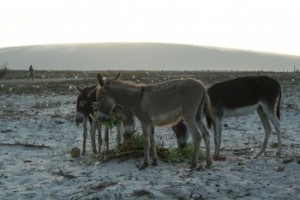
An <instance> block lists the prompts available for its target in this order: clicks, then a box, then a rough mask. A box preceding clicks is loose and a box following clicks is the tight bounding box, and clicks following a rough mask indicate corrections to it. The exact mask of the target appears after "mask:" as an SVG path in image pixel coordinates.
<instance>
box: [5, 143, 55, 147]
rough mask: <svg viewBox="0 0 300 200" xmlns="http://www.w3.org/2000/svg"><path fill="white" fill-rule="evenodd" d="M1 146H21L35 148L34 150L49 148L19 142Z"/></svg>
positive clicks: (43, 145)
mask: <svg viewBox="0 0 300 200" xmlns="http://www.w3.org/2000/svg"><path fill="white" fill-rule="evenodd" d="M0 145H2V146H23V147H35V148H51V147H50V146H47V145H45V144H39V145H37V144H28V143H21V142H16V143H0Z"/></svg>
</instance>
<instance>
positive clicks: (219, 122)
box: [213, 116, 226, 160]
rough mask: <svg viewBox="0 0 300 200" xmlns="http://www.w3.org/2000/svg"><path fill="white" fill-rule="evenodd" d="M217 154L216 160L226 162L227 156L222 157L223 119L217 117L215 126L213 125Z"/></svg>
mask: <svg viewBox="0 0 300 200" xmlns="http://www.w3.org/2000/svg"><path fill="white" fill-rule="evenodd" d="M213 131H214V142H215V152H214V160H225V158H226V157H225V156H221V155H220V148H221V140H222V118H220V117H218V116H216V117H215V124H214V125H213Z"/></svg>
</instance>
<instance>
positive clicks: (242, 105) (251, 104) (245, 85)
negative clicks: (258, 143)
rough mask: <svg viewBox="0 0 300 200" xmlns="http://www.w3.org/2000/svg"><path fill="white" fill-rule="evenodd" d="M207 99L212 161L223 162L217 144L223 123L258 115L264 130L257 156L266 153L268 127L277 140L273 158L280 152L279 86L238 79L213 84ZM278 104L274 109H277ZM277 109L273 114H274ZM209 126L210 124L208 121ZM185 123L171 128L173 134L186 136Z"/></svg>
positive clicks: (267, 81)
mask: <svg viewBox="0 0 300 200" xmlns="http://www.w3.org/2000/svg"><path fill="white" fill-rule="evenodd" d="M207 92H208V95H209V97H210V100H211V106H212V114H213V117H214V119H215V125H213V130H214V141H215V154H214V159H215V160H222V159H224V158H225V157H222V156H220V144H221V133H222V121H223V119H224V118H226V117H238V116H243V115H247V114H249V113H253V112H254V111H255V110H256V111H257V113H258V115H259V117H260V120H261V122H262V124H263V127H264V129H265V138H264V141H263V144H262V147H261V149H260V151H259V152H258V154H257V155H256V156H259V155H261V154H262V153H265V150H266V146H267V143H268V139H269V136H270V133H271V130H272V129H271V125H270V122H271V123H272V125H273V126H274V128H275V131H276V133H277V139H278V149H277V152H276V154H280V152H281V137H280V124H279V119H280V101H281V87H280V84H279V83H278V82H277V81H276V80H274V79H272V78H270V77H267V76H253V77H252V76H251V77H241V78H236V79H233V80H229V81H224V82H220V83H216V84H214V85H212V86H211V87H210V88H208V91H207ZM276 102H277V105H276ZM275 107H276V114H275ZM208 125H209V126H210V120H209V119H208ZM184 127H185V124H184V122H182V121H181V122H180V124H179V125H176V126H175V127H174V129H173V130H174V132H175V133H176V134H179V135H180V134H185V132H186V128H184Z"/></svg>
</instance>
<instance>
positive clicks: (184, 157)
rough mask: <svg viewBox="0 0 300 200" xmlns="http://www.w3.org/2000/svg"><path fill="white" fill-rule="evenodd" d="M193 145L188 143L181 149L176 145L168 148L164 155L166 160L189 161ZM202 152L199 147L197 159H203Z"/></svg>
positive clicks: (173, 161)
mask: <svg viewBox="0 0 300 200" xmlns="http://www.w3.org/2000/svg"><path fill="white" fill-rule="evenodd" d="M193 152H194V145H193V144H191V143H189V144H187V146H186V147H185V148H183V149H179V148H177V147H175V148H171V149H169V152H168V154H167V156H166V161H167V162H169V163H182V162H191V161H192V158H193ZM204 158H205V156H204V152H203V151H202V150H201V149H199V154H198V159H199V160H204Z"/></svg>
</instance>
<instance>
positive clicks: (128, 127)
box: [113, 104, 136, 138]
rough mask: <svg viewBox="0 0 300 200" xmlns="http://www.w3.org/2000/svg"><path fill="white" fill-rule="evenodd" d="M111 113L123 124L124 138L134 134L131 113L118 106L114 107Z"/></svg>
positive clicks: (134, 129)
mask: <svg viewBox="0 0 300 200" xmlns="http://www.w3.org/2000/svg"><path fill="white" fill-rule="evenodd" d="M113 113H115V115H116V117H117V118H118V119H120V120H121V121H122V122H123V127H124V136H125V137H128V138H129V137H131V136H132V134H133V133H134V132H136V128H135V120H134V116H133V113H132V112H131V111H130V110H128V109H126V108H124V106H122V105H120V104H117V105H116V106H115V107H114V109H113Z"/></svg>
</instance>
